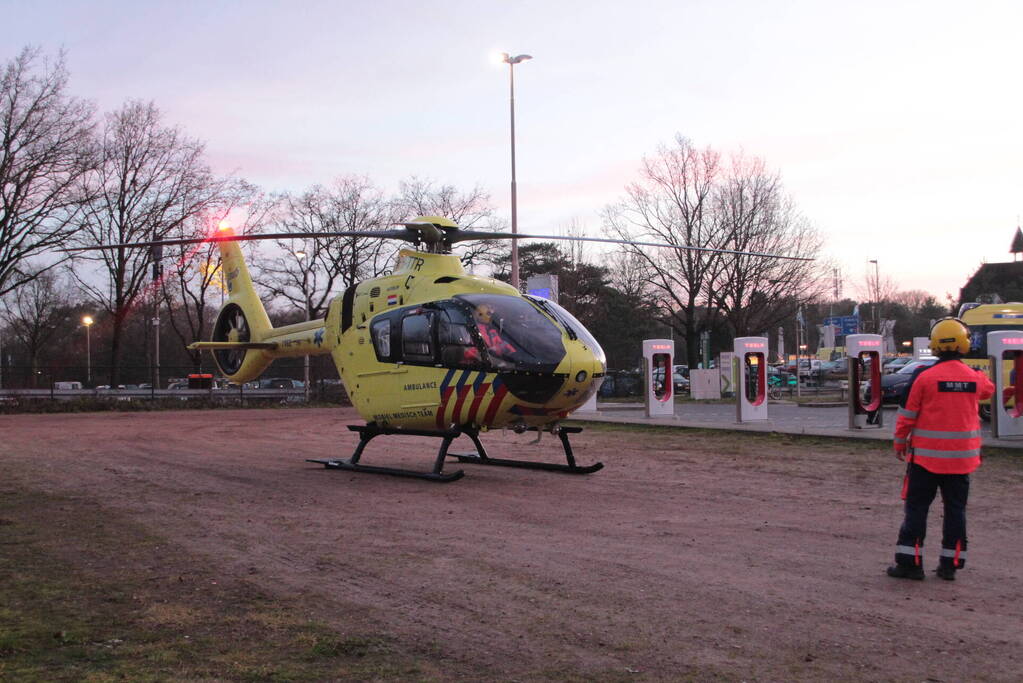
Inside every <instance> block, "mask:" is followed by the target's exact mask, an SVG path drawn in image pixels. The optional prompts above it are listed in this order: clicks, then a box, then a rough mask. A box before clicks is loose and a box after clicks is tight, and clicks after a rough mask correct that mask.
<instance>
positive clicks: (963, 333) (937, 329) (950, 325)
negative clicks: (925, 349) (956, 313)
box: [931, 318, 970, 355]
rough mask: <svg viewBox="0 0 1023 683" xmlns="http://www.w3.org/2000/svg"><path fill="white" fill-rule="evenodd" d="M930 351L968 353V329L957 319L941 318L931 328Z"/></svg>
mask: <svg viewBox="0 0 1023 683" xmlns="http://www.w3.org/2000/svg"><path fill="white" fill-rule="evenodd" d="M931 351H933V352H934V353H941V352H942V351H958V352H959V353H961V354H963V355H966V354H967V353H968V352H969V351H970V328H969V327H967V326H966V323H964V322H963V321H962V320H960V319H959V318H942V319H941V320H939V321H938V322H936V323H934V326H933V327H931Z"/></svg>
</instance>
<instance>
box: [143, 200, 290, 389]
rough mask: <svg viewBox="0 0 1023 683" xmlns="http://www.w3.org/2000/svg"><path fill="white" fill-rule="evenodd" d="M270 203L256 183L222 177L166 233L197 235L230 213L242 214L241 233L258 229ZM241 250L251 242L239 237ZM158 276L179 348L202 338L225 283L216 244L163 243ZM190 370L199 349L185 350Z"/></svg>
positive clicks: (211, 229)
mask: <svg viewBox="0 0 1023 683" xmlns="http://www.w3.org/2000/svg"><path fill="white" fill-rule="evenodd" d="M269 208H270V203H269V202H267V201H264V200H263V199H262V196H261V195H260V192H259V190H258V188H256V187H255V186H254V185H251V184H250V183H247V182H245V181H243V180H233V181H230V182H228V183H227V184H226V185H225V187H224V188H223V190H222V192H221V196H220V197H219V198H218V199H217V200H216V202H214V203H212V204H211V205H210V206H208V207H207V208H206V210H205V211H203V212H202V213H199V214H195V215H193V216H190V217H188V219H187V220H185V221H184V222H182V223H181V224H180V225H178V226H177V227H176V228H174V230H172V231H171V233H170V236H171V237H172V238H178V237H180V238H203V237H206V236H208V235H211V234H213V233H215V232H216V230H217V228H218V226H219V224H220V223H221V221H223V220H226V219H227V218H228V217H229V216H231V215H232V214H233V213H235V212H238V211H243V212H244V214H245V222H244V224H245V232H252V231H255V230H258V229H259V227H260V226H261V225H262V224H263V222H264V221H265V220H266V214H267V212H268V210H269ZM241 244H242V245H243V249H245V248H247V249H252V248H254V245H255V244H256V243H255V242H242V243H241ZM163 262H164V263H165V264H167V265H166V267H165V268H164V277H162V278H161V279H160V285H161V295H162V300H163V302H164V303H165V304H166V306H167V310H168V312H169V314H170V315H169V322H170V326H171V329H172V330H173V332H174V335H175V336H176V337H177V339H178V341H179V342H180V343H181V346H182V347H187V346H188V345H189V344H191V343H192V342H194V341H196V340H200V339H206V338H208V336H209V331H210V329H211V328H212V325H213V321H214V319H215V318H216V310H217V307H219V306H221V305H222V304H223V299H224V292H225V289H226V285H225V282H224V277H223V271H222V270H221V263H220V247H219V245H218V244H217V243H215V242H204V243H200V244H190V245H182V246H170V247H165V248H164V254H163ZM186 351H187V353H188V357H189V358H190V360H191V362H192V367H193V369H194V370H196V371H198V370H199V368H200V367H201V362H202V354H201V352H200V351H195V350H187V349H186Z"/></svg>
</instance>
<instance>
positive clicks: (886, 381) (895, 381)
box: [867, 358, 937, 403]
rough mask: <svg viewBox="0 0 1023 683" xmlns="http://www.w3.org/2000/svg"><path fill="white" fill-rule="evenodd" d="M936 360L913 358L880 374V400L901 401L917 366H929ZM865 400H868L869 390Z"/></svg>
mask: <svg viewBox="0 0 1023 683" xmlns="http://www.w3.org/2000/svg"><path fill="white" fill-rule="evenodd" d="M936 362H937V359H936V358H928V359H923V360H914V361H912V362H910V363H907V364H905V365H903V366H902V368H901V369H900V370H898V371H897V372H893V373H891V374H888V375H882V376H881V402H882V403H901V402H902V400H903V398H904V397H905V396H906V394H907V392H908V391H909V380H911V379H913V373H914V372H916V371H917V369H918V368H922V367H929V366H931V365H934V364H935V363H936ZM867 400H868V401H869V400H870V396H869V392H868V394H867Z"/></svg>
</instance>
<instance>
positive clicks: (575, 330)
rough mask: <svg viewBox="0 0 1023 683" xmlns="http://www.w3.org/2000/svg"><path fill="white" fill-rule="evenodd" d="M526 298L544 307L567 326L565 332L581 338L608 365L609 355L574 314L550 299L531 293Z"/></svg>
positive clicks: (570, 335) (561, 323)
mask: <svg viewBox="0 0 1023 683" xmlns="http://www.w3.org/2000/svg"><path fill="white" fill-rule="evenodd" d="M525 299H526V300H527V301H531V302H532V303H533V304H534V305H535V306H537V307H538V308H541V309H543V310H544V312H545V313H547V315H549V316H551V317H552V318H554V319H555V320H557V321H558V323H559V324H560V325H561V326H562V327H564V328H565V333H566V334H568V337H569V339H579V340H580V341H581V342H582V343H584V344H586V345H587V346H589V347H590V350H591V351H593V354H594V355H595V356H596V357H597V359H598V360H600V362H601V363H603V364H604V367H607V356H605V355H604V349H602V348H601V346H600V344H599V343H598V342H597V340H596V339H595V338H594V337H593V335H592V334H590V332H589V330H587V329H586V327H585V326H583V324H582V323H581V322H579V321H578V320H576V318H575V316H574V315H572V314H571V313H569V312H568V311H567V310H565V309H564V308H562V307H561V306H559V305H558V304H557V303H555V302H553V301H551V300H550V299H544V298H542V297H538V296H529V295H526V296H525Z"/></svg>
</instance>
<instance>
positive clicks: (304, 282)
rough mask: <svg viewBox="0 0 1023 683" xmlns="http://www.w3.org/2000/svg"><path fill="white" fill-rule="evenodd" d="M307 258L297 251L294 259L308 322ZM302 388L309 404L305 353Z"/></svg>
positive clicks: (307, 364)
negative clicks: (300, 269) (299, 274)
mask: <svg viewBox="0 0 1023 683" xmlns="http://www.w3.org/2000/svg"><path fill="white" fill-rule="evenodd" d="M307 256H308V254H307V253H305V252H304V251H302V250H301V249H299V250H298V251H296V252H295V258H296V259H298V263H299V265H300V266H301V267H302V298H303V299H304V301H303V305H302V308H304V309H305V320H306V322H309V295H308V294H306V287H308V286H309V269H308V268H306V266H305V259H306V257H307ZM302 373H303V374H302V378H303V382H302V387H303V389H304V394H305V402H306V403H307V404H308V403H309V354H308V353H307V354H306V355H305V356H304V357H303V360H302Z"/></svg>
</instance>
